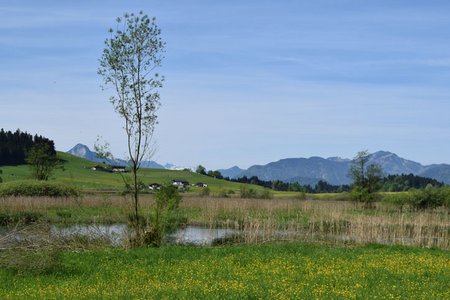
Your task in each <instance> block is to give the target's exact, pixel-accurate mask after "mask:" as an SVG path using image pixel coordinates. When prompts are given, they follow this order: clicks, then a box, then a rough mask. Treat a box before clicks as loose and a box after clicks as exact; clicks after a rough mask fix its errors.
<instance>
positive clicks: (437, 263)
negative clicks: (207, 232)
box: [0, 244, 450, 299]
mask: <svg viewBox="0 0 450 300" xmlns="http://www.w3.org/2000/svg"><path fill="white" fill-rule="evenodd" d="M0 298H1V299H29V298H69V299H70V298H72V299H75V298H76V299H98V298H107V299H116V298H140V299H144V298H145V299H153V298H157V299H164V298H165V299H180V298H181V299H198V298H202V299H203V298H204V299H224V298H226V299H246V298H247V299H249V298H250V299H256V298H262V299H268V298H272V299H450V253H449V252H448V251H441V250H434V249H417V248H405V247H387V246H365V247H355V248H348V247H330V246H326V245H308V244H266V245H255V246H234V247H233V246H229V247H216V248H214V247H206V248H193V247H163V248H159V249H154V248H141V249H133V250H123V249H114V250H111V249H110V250H102V251H82V252H65V253H64V255H63V261H62V265H61V267H59V268H58V269H57V270H55V271H54V272H52V273H51V274H47V275H15V274H14V273H13V272H11V271H7V270H0Z"/></svg>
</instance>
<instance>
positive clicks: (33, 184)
mask: <svg viewBox="0 0 450 300" xmlns="http://www.w3.org/2000/svg"><path fill="white" fill-rule="evenodd" d="M80 195H81V193H80V191H79V190H78V189H77V188H75V187H73V186H68V185H65V184H61V183H54V182H48V181H12V182H8V183H2V184H0V197H11V196H13V197H20V196H29V197H79V196H80Z"/></svg>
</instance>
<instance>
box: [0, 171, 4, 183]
mask: <svg viewBox="0 0 450 300" xmlns="http://www.w3.org/2000/svg"><path fill="white" fill-rule="evenodd" d="M2 174H3V171H2V170H1V169H0V175H2ZM2 182H3V179H2V177H1V176H0V183H2Z"/></svg>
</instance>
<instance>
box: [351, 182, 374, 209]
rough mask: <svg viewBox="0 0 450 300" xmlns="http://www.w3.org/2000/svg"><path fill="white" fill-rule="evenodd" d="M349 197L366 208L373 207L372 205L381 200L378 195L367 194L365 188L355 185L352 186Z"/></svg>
mask: <svg viewBox="0 0 450 300" xmlns="http://www.w3.org/2000/svg"><path fill="white" fill-rule="evenodd" d="M350 197H351V199H353V200H354V201H357V202H363V203H364V205H365V207H367V208H371V207H373V203H374V202H376V201H379V200H380V199H381V196H380V194H379V193H376V192H369V190H368V189H367V188H362V187H360V186H357V185H355V186H353V188H352V191H351V193H350Z"/></svg>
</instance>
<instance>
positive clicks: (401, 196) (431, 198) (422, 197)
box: [383, 186, 450, 209]
mask: <svg viewBox="0 0 450 300" xmlns="http://www.w3.org/2000/svg"><path fill="white" fill-rule="evenodd" d="M383 201H385V202H389V203H394V204H396V205H399V206H402V205H404V204H409V205H411V206H412V207H413V208H415V209H426V208H435V207H438V206H445V207H450V188H449V187H441V188H435V187H431V186H429V187H427V188H425V189H420V190H418V189H414V190H410V191H409V192H407V193H395V194H388V195H385V196H384V198H383Z"/></svg>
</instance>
